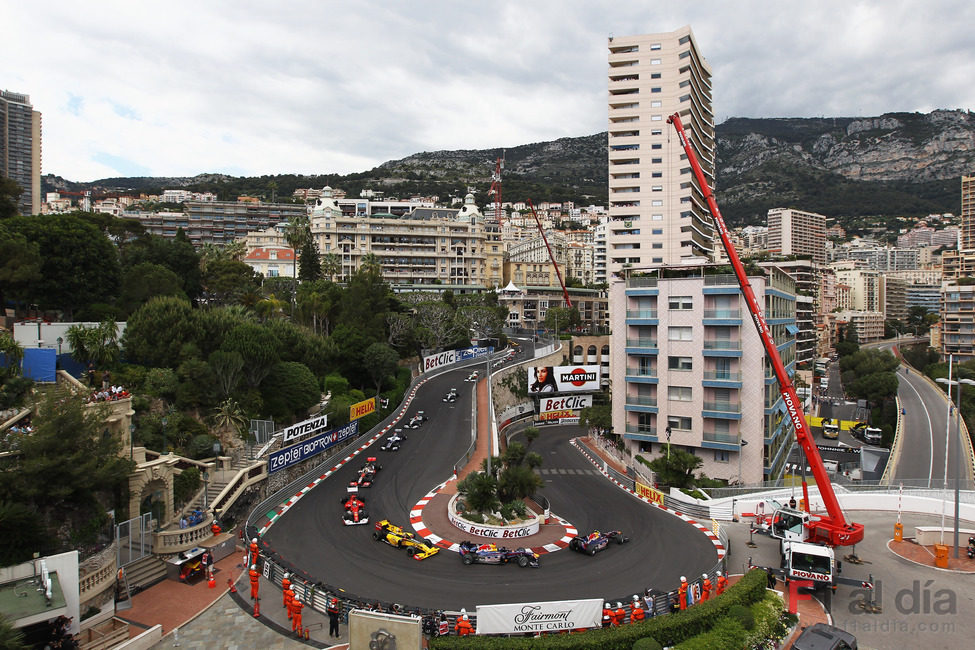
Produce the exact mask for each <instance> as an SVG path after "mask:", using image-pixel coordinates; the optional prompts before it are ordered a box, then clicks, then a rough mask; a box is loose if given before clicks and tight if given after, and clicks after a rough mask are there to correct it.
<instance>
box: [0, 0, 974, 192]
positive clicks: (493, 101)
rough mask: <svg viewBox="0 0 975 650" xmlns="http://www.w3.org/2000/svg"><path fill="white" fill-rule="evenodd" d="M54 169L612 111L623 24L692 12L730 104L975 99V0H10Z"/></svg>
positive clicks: (588, 125)
mask: <svg viewBox="0 0 975 650" xmlns="http://www.w3.org/2000/svg"><path fill="white" fill-rule="evenodd" d="M0 23H2V26H0V33H2V36H0V88H2V89H6V90H11V91H14V92H20V93H25V94H28V95H30V98H31V102H32V104H33V105H34V108H35V110H39V111H40V112H41V113H42V114H43V173H53V174H57V175H59V176H63V177H65V178H67V179H69V180H75V181H89V180H94V179H98V178H105V177H111V176H142V175H146V176H192V175H195V174H198V173H203V172H221V173H227V174H232V175H238V176H239V175H260V174H278V173H304V174H319V173H349V172H357V171H365V170H368V169H371V168H372V167H374V166H376V165H378V164H379V163H382V162H384V161H386V160H393V159H398V158H402V157H404V156H407V155H410V154H413V153H417V152H420V151H435V150H440V149H484V148H491V147H510V146H516V145H520V144H527V143H531V142H541V141H546V140H553V139H556V138H560V137H565V136H573V137H574V136H583V135H590V134H593V133H598V132H601V131H605V130H606V94H607V90H606V88H607V82H606V77H607V37H608V36H609V35H610V34H615V35H618V36H623V35H631V34H643V33H654V32H665V31H673V30H675V29H677V28H679V27H681V26H683V25H690V26H691V28H692V29H693V30H694V34H695V37H696V38H697V40H698V43H699V45H700V47H701V49H702V51H703V54H704V56H705V57H706V58H707V60H708V62H709V63H710V64H711V67H712V70H713V72H714V78H713V86H714V110H715V116H716V119H717V121H718V123H720V122H723V121H724V120H726V119H727V118H729V117H812V116H829V117H843V116H874V115H880V114H882V113H885V112H891V111H919V112H928V111H931V110H933V109H936V108H962V109H972V108H975V82H973V80H975V35H973V32H972V28H973V26H975V2H972V1H971V0H926V1H925V2H904V1H896V0H865V1H856V0H844V1H837V0H816V1H814V2H808V1H806V2H792V1H791V0H780V1H778V2H771V1H770V2H757V1H747V0H746V1H741V0H739V1H732V0H727V1H726V2H717V1H707V0H695V1H694V2H659V1H658V0H642V1H639V2H636V1H629V0H612V1H603V0H551V1H537V2H536V1H532V0H521V1H519V2H468V1H466V0H457V1H454V2H450V1H447V0H438V1H426V0H410V1H409V2H407V1H392V0H388V1H386V2H381V1H379V0H358V1H354V2H353V1H351V0H350V1H347V2H337V1H330V0H289V1H286V2H267V1H266V0H262V1H255V0H235V1H233V2H230V1H207V2H200V1H195V2H186V1H183V0H170V1H167V2H158V1H156V2H149V1H142V0H139V1H133V0H125V1H119V2H114V1H113V2H109V1H101V0H92V1H90V2H77V1H76V0H73V1H70V2H68V1H61V0H40V1H37V2H32V1H25V0H0Z"/></svg>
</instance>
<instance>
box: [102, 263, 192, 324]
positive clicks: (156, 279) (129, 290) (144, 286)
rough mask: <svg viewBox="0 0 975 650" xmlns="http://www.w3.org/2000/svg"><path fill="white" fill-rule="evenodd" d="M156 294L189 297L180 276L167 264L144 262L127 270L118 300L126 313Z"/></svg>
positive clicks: (129, 312)
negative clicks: (167, 266) (166, 265)
mask: <svg viewBox="0 0 975 650" xmlns="http://www.w3.org/2000/svg"><path fill="white" fill-rule="evenodd" d="M156 296H175V297H176V298H182V299H184V300H185V299H187V295H186V293H185V292H184V291H183V283H182V282H181V281H180V278H179V276H177V275H176V274H175V273H173V272H172V271H171V270H169V269H168V268H166V267H165V266H161V265H159V264H153V263H151V262H143V263H141V264H137V265H135V266H134V267H132V268H131V269H128V270H127V271H126V273H125V274H124V276H123V277H122V287H121V290H120V292H119V300H118V302H119V307H120V308H121V309H122V312H123V313H124V314H126V315H128V314H131V313H132V312H133V311H135V310H136V309H138V308H139V307H140V306H141V305H143V304H144V303H145V302H146V301H147V300H149V299H150V298H154V297H156Z"/></svg>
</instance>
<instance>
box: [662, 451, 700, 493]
mask: <svg viewBox="0 0 975 650" xmlns="http://www.w3.org/2000/svg"><path fill="white" fill-rule="evenodd" d="M703 464H704V461H703V460H702V459H701V458H698V457H697V456H695V455H694V454H692V453H690V452H687V451H684V450H683V449H679V448H673V449H671V450H670V458H669V459H668V458H667V456H666V455H662V456H659V457H658V458H654V459H653V460H652V461H650V469H652V470H653V471H654V472H655V473H656V474H657V479H658V481H659V482H660V483H662V484H664V485H669V486H671V487H676V488H687V487H692V486H693V485H694V472H695V471H697V470H698V469H699V468H700V467H701V466H702V465H703Z"/></svg>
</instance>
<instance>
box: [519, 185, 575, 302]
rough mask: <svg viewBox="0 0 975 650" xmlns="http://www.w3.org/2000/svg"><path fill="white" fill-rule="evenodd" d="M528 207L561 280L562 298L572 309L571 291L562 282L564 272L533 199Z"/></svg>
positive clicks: (556, 273)
mask: <svg viewBox="0 0 975 650" xmlns="http://www.w3.org/2000/svg"><path fill="white" fill-rule="evenodd" d="M528 207H529V208H531V209H532V216H533V217H535V223H536V224H538V232H539V233H541V235H542V241H543V242H545V248H546V249H548V258H549V259H550V260H552V266H553V267H555V275H557V276H558V278H559V284H560V285H561V286H562V297H563V298H565V306H566V307H572V299H571V298H569V291H568V290H567V289H566V288H565V282H564V281H563V280H562V272H561V271H559V265H558V263H557V262H556V261H555V255H553V254H552V247H551V246H549V245H548V237H546V236H545V229H544V228H542V222H541V220H540V219H539V218H538V213H537V212H535V204H533V203H532V200H531V199H528Z"/></svg>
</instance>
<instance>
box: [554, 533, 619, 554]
mask: <svg viewBox="0 0 975 650" xmlns="http://www.w3.org/2000/svg"><path fill="white" fill-rule="evenodd" d="M628 541H630V538H629V537H626V536H624V535H623V533H622V532H620V531H618V530H611V531H609V532H608V533H601V532H599V531H598V530H594V531H592V532H591V533H589V534H588V535H587V536H585V537H573V538H572V539H570V540H569V548H571V549H572V550H573V551H579V552H580V553H586V554H588V555H595V554H596V553H598V552H599V551H602V550H603V549H605V548H606V547H607V546H609V543H610V542H616V543H617V544H623V543H625V542H628Z"/></svg>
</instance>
